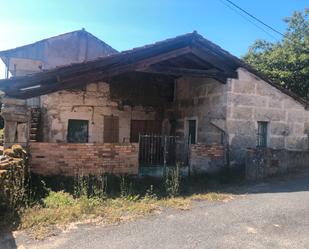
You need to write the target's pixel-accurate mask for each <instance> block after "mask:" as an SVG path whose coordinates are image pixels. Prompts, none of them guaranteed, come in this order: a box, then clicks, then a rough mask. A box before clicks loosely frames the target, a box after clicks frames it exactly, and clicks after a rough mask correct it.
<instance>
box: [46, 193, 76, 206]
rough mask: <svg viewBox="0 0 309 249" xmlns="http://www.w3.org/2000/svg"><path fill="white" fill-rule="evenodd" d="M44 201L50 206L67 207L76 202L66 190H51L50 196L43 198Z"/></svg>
mask: <svg viewBox="0 0 309 249" xmlns="http://www.w3.org/2000/svg"><path fill="white" fill-rule="evenodd" d="M43 203H44V205H45V206H46V207H48V208H59V207H67V206H72V205H73V204H74V198H73V196H72V195H70V194H69V193H66V192H64V191H59V192H54V191H50V192H49V194H48V196H46V197H45V198H44V199H43Z"/></svg>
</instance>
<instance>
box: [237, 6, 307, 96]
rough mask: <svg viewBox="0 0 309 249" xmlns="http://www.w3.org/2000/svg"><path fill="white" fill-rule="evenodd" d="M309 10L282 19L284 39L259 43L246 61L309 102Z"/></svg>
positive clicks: (247, 55) (255, 44)
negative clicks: (285, 24)
mask: <svg viewBox="0 0 309 249" xmlns="http://www.w3.org/2000/svg"><path fill="white" fill-rule="evenodd" d="M308 15H309V10H308V9H307V10H304V11H303V12H294V13H293V15H292V16H291V17H288V18H285V19H283V20H284V22H286V23H287V30H286V32H285V33H284V37H283V38H282V39H281V40H280V41H278V42H276V43H271V42H267V41H265V40H256V41H255V42H254V44H253V45H252V46H251V47H250V48H249V50H248V52H247V54H246V55H245V56H244V57H243V59H244V61H245V62H247V63H248V64H250V65H251V66H252V67H253V68H255V69H257V70H258V71H261V72H262V73H264V74H265V75H266V76H268V78H270V79H271V80H273V81H275V82H277V83H278V84H281V86H283V87H284V88H287V89H289V90H291V91H292V92H294V93H296V94H298V95H299V96H301V97H303V98H305V99H307V100H309V20H308Z"/></svg>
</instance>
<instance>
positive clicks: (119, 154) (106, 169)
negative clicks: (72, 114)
mask: <svg viewBox="0 0 309 249" xmlns="http://www.w3.org/2000/svg"><path fill="white" fill-rule="evenodd" d="M30 153H31V163H30V169H31V171H32V172H33V173H35V174H39V175H66V176H74V175H75V174H77V173H78V174H83V175H99V174H102V173H111V174H116V175H117V174H118V175H119V174H129V175H136V174H138V145H137V144H129V143H128V144H107V143H106V144H95V143H87V144H67V143H63V144H61V143H31V144H30Z"/></svg>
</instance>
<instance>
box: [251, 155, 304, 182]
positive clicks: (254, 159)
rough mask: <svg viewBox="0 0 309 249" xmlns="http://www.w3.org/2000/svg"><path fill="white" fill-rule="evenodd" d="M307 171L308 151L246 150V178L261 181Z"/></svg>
mask: <svg viewBox="0 0 309 249" xmlns="http://www.w3.org/2000/svg"><path fill="white" fill-rule="evenodd" d="M303 168H307V169H309V151H289V150H273V149H247V152H246V178H247V179H248V180H257V179H263V178H266V177H268V176H274V175H279V174H285V173H288V172H290V171H295V170H297V169H303Z"/></svg>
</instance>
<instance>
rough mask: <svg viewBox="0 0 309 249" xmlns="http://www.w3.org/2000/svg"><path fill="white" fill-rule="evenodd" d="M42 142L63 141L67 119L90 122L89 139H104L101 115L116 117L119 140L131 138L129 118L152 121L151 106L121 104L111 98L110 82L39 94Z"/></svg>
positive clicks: (65, 136) (92, 140)
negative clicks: (81, 88)
mask: <svg viewBox="0 0 309 249" xmlns="http://www.w3.org/2000/svg"><path fill="white" fill-rule="evenodd" d="M41 108H42V122H43V123H42V124H43V138H42V141H44V142H66V141H67V131H68V120H69V119H82V120H88V121H89V140H88V141H89V142H90V143H103V142H104V139H103V138H104V134H103V130H104V122H103V121H104V115H114V116H117V117H119V142H129V141H130V125H131V120H154V119H156V111H155V110H154V108H151V107H142V106H134V107H131V106H127V105H124V106H122V105H120V104H119V103H118V102H116V101H113V100H112V99H111V97H110V85H109V84H107V83H104V82H100V83H94V84H89V85H87V86H86V88H85V90H72V91H59V92H55V93H51V94H48V95H44V96H42V97H41Z"/></svg>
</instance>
